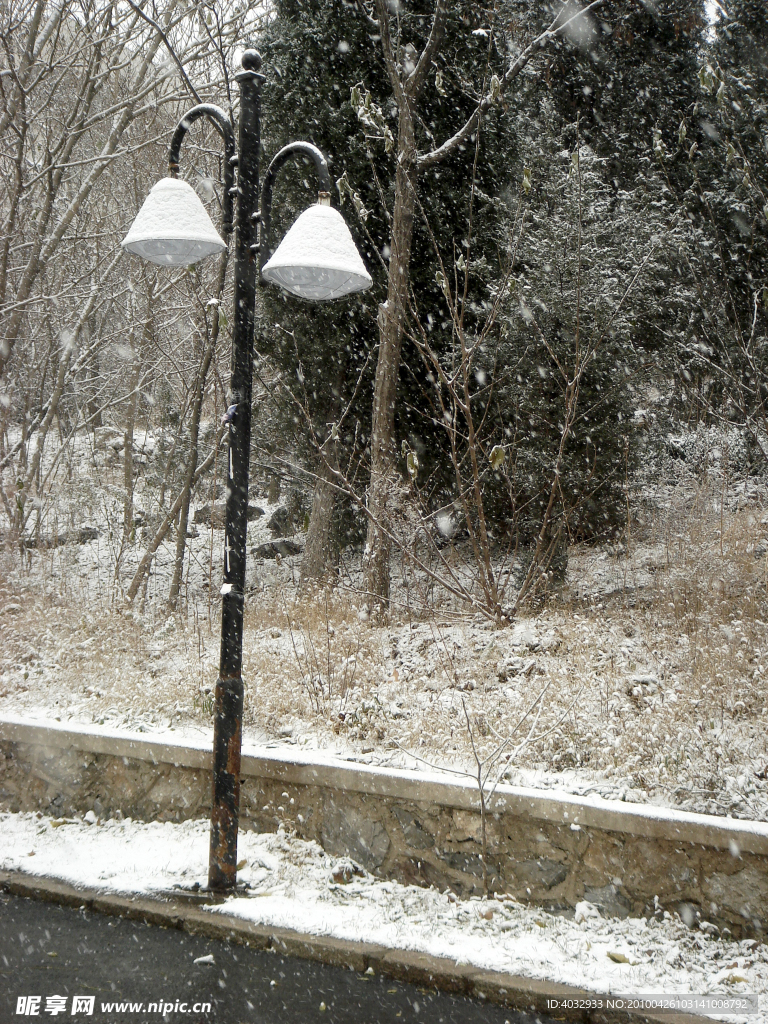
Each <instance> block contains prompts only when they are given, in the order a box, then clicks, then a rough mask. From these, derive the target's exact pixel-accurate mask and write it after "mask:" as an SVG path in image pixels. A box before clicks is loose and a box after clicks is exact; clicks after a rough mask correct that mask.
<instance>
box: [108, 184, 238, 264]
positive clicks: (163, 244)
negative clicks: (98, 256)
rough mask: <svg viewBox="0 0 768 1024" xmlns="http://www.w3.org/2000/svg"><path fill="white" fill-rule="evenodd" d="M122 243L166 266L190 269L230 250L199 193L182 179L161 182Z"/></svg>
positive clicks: (147, 199) (144, 257)
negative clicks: (208, 257)
mask: <svg viewBox="0 0 768 1024" xmlns="http://www.w3.org/2000/svg"><path fill="white" fill-rule="evenodd" d="M120 244H121V245H122V247H123V248H124V249H126V250H127V251H128V252H132V253H135V254H136V255H137V256H141V257H142V258H143V259H145V260H149V261H150V262H151V263H158V264H160V265H161V266H165V267H186V266H189V265H190V264H192V263H197V262H198V260H202V259H205V257H206V256H213V255H215V254H216V253H218V252H221V251H222V250H224V249H226V247H227V246H226V243H225V242H224V241H223V240H222V239H221V238H220V237H219V233H218V231H217V230H216V228H215V227H214V226H213V223H212V221H211V218H210V217H209V216H208V212H207V211H206V209H205V207H204V206H203V204H202V202H201V201H200V198H199V196H198V195H197V193H196V192H195V190H194V189H193V188H192V186H191V185H190V184H189V183H188V182H186V181H180V180H179V179H178V178H163V179H162V180H161V181H158V183H157V184H156V185H155V187H154V188H153V189H152V191H151V192H150V193H149V195H148V196H147V198H146V199H145V201H144V205H143V206H142V208H141V209H140V210H139V212H138V213H137V215H136V219H135V220H134V222H133V224H131V227H130V230H129V231H128V234H127V235H126V236H125V238H124V239H123V240H122V242H121V243H120Z"/></svg>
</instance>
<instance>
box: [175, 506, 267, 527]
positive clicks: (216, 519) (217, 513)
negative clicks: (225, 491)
mask: <svg viewBox="0 0 768 1024" xmlns="http://www.w3.org/2000/svg"><path fill="white" fill-rule="evenodd" d="M226 515H227V505H226V502H223V501H222V502H219V503H218V504H215V505H213V506H211V505H210V504H208V505H201V506H200V508H198V509H196V510H195V514H194V515H193V516H192V522H193V523H194V524H195V525H196V526H197V525H199V524H200V523H202V524H203V525H204V526H210V525H211V518H213V526H214V529H217V530H222V529H224V521H225V519H226ZM263 515H264V509H263V508H259V506H258V505H249V506H248V522H249V523H252V522H253V521H254V520H255V519H259V518H261V516H263Z"/></svg>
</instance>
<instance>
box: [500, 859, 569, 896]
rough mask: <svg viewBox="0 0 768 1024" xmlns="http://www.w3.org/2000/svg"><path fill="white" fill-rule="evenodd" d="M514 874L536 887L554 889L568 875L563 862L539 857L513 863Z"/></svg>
mask: <svg viewBox="0 0 768 1024" xmlns="http://www.w3.org/2000/svg"><path fill="white" fill-rule="evenodd" d="M513 870H514V872H515V875H516V876H517V878H519V879H520V881H521V882H523V883H527V884H528V885H531V886H535V887H536V888H544V889H554V887H555V886H556V885H560V883H561V882H564V881H565V880H566V878H567V877H568V869H567V868H566V866H565V864H559V863H558V862H557V861H554V860H548V859H547V858H546V857H539V858H538V859H537V860H523V861H519V862H518V863H517V864H515V865H514V868H513Z"/></svg>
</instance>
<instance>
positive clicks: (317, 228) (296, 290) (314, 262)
mask: <svg viewBox="0 0 768 1024" xmlns="http://www.w3.org/2000/svg"><path fill="white" fill-rule="evenodd" d="M262 277H263V278H264V280H266V281H271V282H272V283H273V284H277V285H279V286H280V287H281V288H284V289H285V290H286V291H288V292H291V293H292V294H293V295H298V296H299V297H300V298H302V299H309V300H312V301H316V302H317V301H324V300H327V299H338V298H339V297H340V296H342V295H349V294H350V293H352V292H360V291H364V290H365V289H366V288H370V287H371V285H372V284H373V281H372V280H371V276H370V274H369V273H368V271H367V270H366V269H365V265H364V264H363V261H362V259H361V257H360V253H359V252H358V251H357V246H356V245H355V243H354V241H353V239H352V235H351V234H350V231H349V228H348V227H347V225H346V223H345V222H344V218H343V217H342V216H341V214H340V213H339V211H338V210H334V209H333V207H332V206H330V203H329V202H323V201H322V200H321V201H320V202H319V203H317V204H316V205H315V206H310V207H309V209H307V210H304V212H303V213H302V214H300V215H299V217H298V218H297V219H296V221H295V222H294V224H293V226H292V227H291V228H290V229H289V231H288V232H287V233H286V235H285V238H284V239H283V240H282V242H281V243H280V245H279V246H278V247H277V250H276V251H275V253H274V255H273V256H272V257H271V258H270V259H269V260H268V261H267V263H266V264H265V265H264V268H263V270H262Z"/></svg>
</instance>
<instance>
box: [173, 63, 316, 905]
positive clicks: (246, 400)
mask: <svg viewBox="0 0 768 1024" xmlns="http://www.w3.org/2000/svg"><path fill="white" fill-rule="evenodd" d="M242 65H243V70H242V71H241V72H240V73H239V74H238V75H237V76H236V79H237V82H238V84H239V86H240V129H239V140H238V153H237V154H236V153H235V135H234V131H233V129H232V124H231V122H230V121H229V118H228V117H227V115H226V114H225V113H224V111H223V110H221V109H220V108H219V107H216V106H213V105H212V104H209V103H203V104H200V105H199V106H197V107H193V108H192V109H191V110H189V111H188V112H187V113H186V114H185V115H184V117H183V118H182V119H181V121H180V122H179V124H178V126H177V128H176V130H175V132H174V134H173V139H172V140H171V149H170V155H169V166H170V170H171V174H173V175H175V174H176V172H177V171H178V167H179V152H180V149H181V143H182V140H183V139H184V136H185V135H186V133H187V132H188V131H189V129H190V127H191V126H192V124H193V123H194V122H195V121H196V120H197V119H198V118H200V117H209V118H210V119H211V120H212V121H213V122H214V123H215V124H216V125H217V126H218V127H219V129H220V130H221V133H222V135H223V138H224V155H225V164H224V202H223V221H224V224H223V227H224V231H225V232H231V231H232V227H233V205H234V204H233V200H234V199H235V198H236V199H237V204H236V213H237V216H236V218H235V224H234V226H235V289H234V290H235V295H234V302H235V314H234V321H233V324H234V326H233V337H232V376H231V383H230V399H229V404H230V406H232V405H234V406H235V409H234V413H233V415H232V416H231V417H230V421H229V466H228V473H227V511H226V522H225V531H224V583H223V586H222V588H221V593H222V607H221V653H220V658H219V678H218V680H217V681H216V696H215V701H214V718H213V804H212V808H211V842H210V852H209V861H208V886H209V888H211V889H219V890H221V889H231V888H233V887H234V886H235V885H236V884H237V829H238V819H239V812H240V749H241V742H242V725H243V679H242V664H243V602H244V594H245V559H246V534H247V527H248V468H249V461H250V460H249V456H250V446H251V390H252V381H253V358H252V345H253V333H254V317H255V303H256V283H257V280H258V279H259V273H260V269H261V268H262V267H263V266H264V264H265V263H266V261H267V260H268V259H269V237H268V236H269V225H270V214H271V208H272V185H273V182H274V178H275V175H276V173H277V171H278V170H279V169H280V167H281V166H282V165H283V164H284V163H285V161H286V160H287V159H288V158H289V157H291V156H293V155H294V154H300V155H303V156H308V157H310V158H311V159H312V160H313V161H314V163H315V166H316V168H317V171H318V175H319V177H320V187H321V192H322V193H327V194H330V189H331V179H330V175H329V173H328V166H327V164H326V161H325V158H324V157H323V155H322V153H321V152H320V150H319V149H317V148H316V147H315V146H313V145H311V144H310V143H307V142H294V143H291V144H290V145H288V146H285V147H284V148H283V149H281V150H280V152H279V153H278V154H277V156H276V157H275V158H274V160H273V161H272V163H271V164H270V166H269V169H268V170H267V173H266V175H265V179H264V191H263V193H262V202H261V208H260V209H259V208H258V205H257V204H258V197H259V146H260V106H261V98H260V93H261V86H262V84H263V82H264V80H265V79H264V76H263V75H261V74H259V68H260V67H261V57H260V55H259V54H258V53H257V52H256V50H246V51H245V53H244V54H243V56H242ZM235 167H237V187H235V185H234V171H235ZM259 222H261V231H260V244H259V243H257V238H256V232H257V227H258V225H259ZM257 256H258V260H257Z"/></svg>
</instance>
